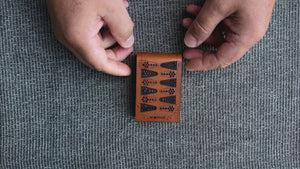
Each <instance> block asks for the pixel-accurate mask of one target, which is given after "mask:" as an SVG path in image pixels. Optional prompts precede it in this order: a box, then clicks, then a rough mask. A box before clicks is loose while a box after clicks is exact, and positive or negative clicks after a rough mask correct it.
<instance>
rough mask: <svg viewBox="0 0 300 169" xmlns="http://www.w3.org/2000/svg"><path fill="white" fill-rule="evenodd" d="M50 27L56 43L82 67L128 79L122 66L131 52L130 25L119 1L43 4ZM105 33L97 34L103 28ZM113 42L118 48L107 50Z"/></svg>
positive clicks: (52, 1) (58, 0)
mask: <svg viewBox="0 0 300 169" xmlns="http://www.w3.org/2000/svg"><path fill="white" fill-rule="evenodd" d="M47 5H48V10H49V13H50V17H51V21H52V27H53V30H54V33H55V36H56V38H57V40H58V41H59V42H61V43H62V44H63V45H64V46H65V47H67V48H68V49H69V50H70V51H71V52H72V53H73V54H74V55H75V56H76V57H77V58H78V59H79V60H80V61H81V62H82V63H84V64H85V65H87V66H89V67H91V68H93V69H95V70H97V71H103V72H105V73H108V74H111V75H115V76H128V75H130V73H131V70H130V68H129V67H128V66H127V65H126V64H124V63H122V62H121V61H123V60H124V59H125V58H126V57H127V56H128V55H129V54H130V53H131V52H132V51H133V47H132V45H133V43H134V36H133V26H134V24H133V22H132V20H131V18H130V16H129V14H128V12H127V10H126V7H128V2H127V1H123V0H109V1H108V0H97V1H93V0H47ZM106 24H107V26H108V27H109V30H108V31H105V32H104V33H102V34H101V33H100V32H99V31H100V29H101V28H102V27H103V26H105V25H106ZM116 42H118V44H119V45H120V46H118V47H116V48H114V49H107V48H109V47H111V46H112V45H114V44H115V43H116Z"/></svg>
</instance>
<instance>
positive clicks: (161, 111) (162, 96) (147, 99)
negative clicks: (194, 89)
mask: <svg viewBox="0 0 300 169" xmlns="http://www.w3.org/2000/svg"><path fill="white" fill-rule="evenodd" d="M181 73H182V56H181V54H158V53H138V54H137V73H136V76H137V77H136V113H135V115H136V121H137V122H180V98H181V96H180V94H181Z"/></svg>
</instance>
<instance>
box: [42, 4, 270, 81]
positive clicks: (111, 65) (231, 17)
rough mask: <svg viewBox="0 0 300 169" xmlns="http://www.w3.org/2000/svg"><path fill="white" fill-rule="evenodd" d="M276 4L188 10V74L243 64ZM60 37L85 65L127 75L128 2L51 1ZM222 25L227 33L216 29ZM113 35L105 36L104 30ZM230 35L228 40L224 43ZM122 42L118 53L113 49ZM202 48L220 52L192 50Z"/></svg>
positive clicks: (206, 6)
mask: <svg viewBox="0 0 300 169" xmlns="http://www.w3.org/2000/svg"><path fill="white" fill-rule="evenodd" d="M274 3H275V0H226V2H225V1H224V0H206V2H205V4H204V6H203V7H202V8H201V7H200V6H196V5H189V6H188V7H187V8H186V11H187V12H189V13H191V14H192V15H194V16H195V17H196V18H195V19H192V18H185V19H183V26H184V27H186V28H187V29H188V30H187V33H186V35H185V38H184V43H185V44H186V45H187V46H188V47H190V49H187V50H185V51H184V53H183V56H184V57H185V58H186V59H188V60H189V62H188V63H187V64H186V69H187V70H190V71H198V70H200V71H207V70H212V69H216V68H225V67H227V66H228V65H230V64H232V63H234V62H236V61H237V60H239V59H240V58H241V57H242V56H243V55H244V54H245V53H246V52H247V51H248V50H249V49H250V48H251V47H252V46H253V45H255V44H256V43H257V42H258V41H260V40H261V39H262V38H263V36H264V35H265V33H266V31H267V28H268V26H269V23H270V18H271V15H272V9H273V6H274ZM47 5H48V11H49V14H50V17H51V22H52V27H53V31H54V34H55V37H56V38H57V40H58V41H59V42H61V43H62V44H63V45H64V46H66V47H67V48H68V49H69V50H70V51H71V52H72V53H73V54H74V55H75V56H76V57H77V58H78V59H79V60H80V61H81V62H82V63H84V64H85V65H87V66H89V67H91V68H93V69H95V70H97V71H103V72H105V73H108V74H111V75H115V76H128V75H130V73H131V70H130V68H129V67H128V65H126V64H124V63H122V61H123V60H124V59H125V58H126V57H127V56H128V55H129V54H130V53H131V52H132V51H133V47H132V45H133V43H134V36H133V26H134V24H133V22H132V20H131V18H130V16H129V15H128V12H127V10H126V8H127V7H128V2H127V1H124V0H47ZM218 24H222V25H223V27H224V29H225V32H224V34H222V32H221V31H220V30H215V28H216V26H217V25H218ZM105 26H108V27H109V30H108V31H105V32H103V33H100V30H101V28H103V27H105ZM224 35H225V38H224ZM116 42H117V43H118V44H119V46H117V47H116V48H114V49H108V48H109V47H111V46H112V45H113V44H115V43H116ZM202 43H206V44H208V45H212V46H214V47H216V48H217V49H218V50H217V51H216V52H215V51H202V50H199V49H191V48H195V47H198V46H200V45H201V44H202Z"/></svg>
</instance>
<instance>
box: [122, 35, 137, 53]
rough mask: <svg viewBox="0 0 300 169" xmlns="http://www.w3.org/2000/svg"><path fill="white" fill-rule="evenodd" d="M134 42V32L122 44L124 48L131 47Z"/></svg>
mask: <svg viewBox="0 0 300 169" xmlns="http://www.w3.org/2000/svg"><path fill="white" fill-rule="evenodd" d="M133 44H134V36H133V34H132V35H131V36H130V37H129V38H128V39H127V40H126V41H125V42H121V43H120V46H122V47H123V48H126V49H128V48H131V47H132V46H133Z"/></svg>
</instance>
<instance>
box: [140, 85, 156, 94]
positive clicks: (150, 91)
mask: <svg viewBox="0 0 300 169" xmlns="http://www.w3.org/2000/svg"><path fill="white" fill-rule="evenodd" d="M156 92H157V90H156V89H153V88H150V87H141V95H148V94H153V93H156Z"/></svg>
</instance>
